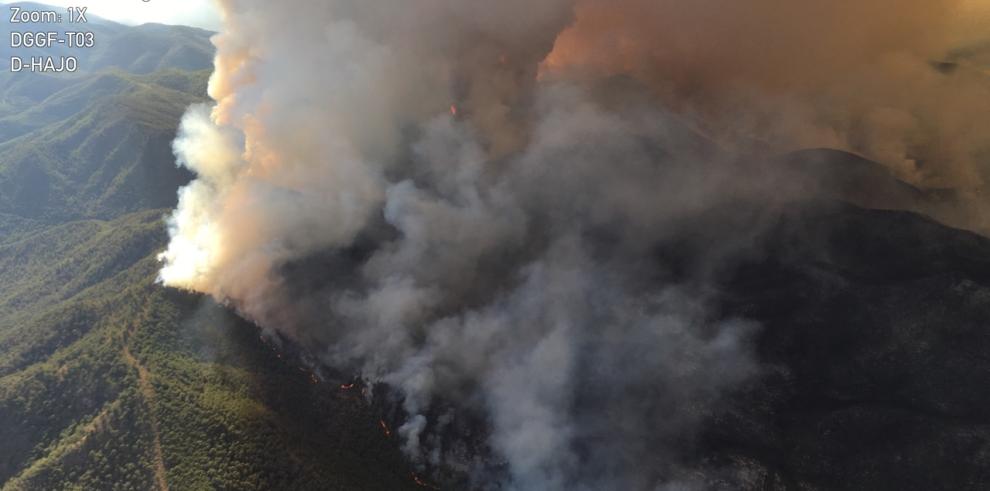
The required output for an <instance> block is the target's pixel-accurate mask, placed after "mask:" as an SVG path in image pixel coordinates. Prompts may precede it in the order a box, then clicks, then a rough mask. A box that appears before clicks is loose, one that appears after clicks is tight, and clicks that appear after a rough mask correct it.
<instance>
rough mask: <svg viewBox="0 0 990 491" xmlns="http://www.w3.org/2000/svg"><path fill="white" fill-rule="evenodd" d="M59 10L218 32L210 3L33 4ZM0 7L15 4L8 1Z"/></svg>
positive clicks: (98, 0) (82, 0)
mask: <svg viewBox="0 0 990 491" xmlns="http://www.w3.org/2000/svg"><path fill="white" fill-rule="evenodd" d="M32 1H35V2H37V3H44V4H48V5H58V6H63V7H65V6H78V7H88V8H89V10H88V12H87V13H89V14H93V15H96V16H99V17H103V18H105V19H110V20H113V21H117V22H122V23H125V24H143V23H145V22H159V23H162V24H182V25H187V26H196V27H202V28H204V29H211V30H217V29H218V28H219V25H220V20H219V16H218V14H217V11H216V8H215V7H214V4H213V0H151V1H149V2H144V1H142V0H32ZM0 3H14V2H11V1H9V0H5V1H2V2H0ZM4 10H6V9H4Z"/></svg>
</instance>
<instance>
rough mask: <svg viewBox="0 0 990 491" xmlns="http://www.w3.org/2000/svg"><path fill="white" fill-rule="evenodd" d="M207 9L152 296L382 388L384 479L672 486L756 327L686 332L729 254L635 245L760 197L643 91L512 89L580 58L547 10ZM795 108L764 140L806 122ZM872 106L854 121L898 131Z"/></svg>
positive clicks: (751, 368) (708, 312)
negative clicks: (480, 443) (480, 436)
mask: <svg viewBox="0 0 990 491" xmlns="http://www.w3.org/2000/svg"><path fill="white" fill-rule="evenodd" d="M221 3H222V7H223V13H224V28H223V31H222V32H221V34H219V35H218V36H217V37H216V38H215V40H214V42H215V44H216V46H217V49H218V54H217V60H216V72H215V73H214V75H213V78H212V79H211V84H210V95H211V97H212V98H213V99H214V100H215V101H216V105H215V106H214V107H212V108H206V107H196V108H192V109H191V110H190V111H189V113H188V114H187V115H186V117H185V119H184V120H183V123H182V127H181V128H180V136H179V138H178V139H177V141H176V142H175V150H176V154H177V156H178V158H179V161H180V163H182V165H185V166H187V167H189V168H190V169H192V170H193V171H195V172H196V174H197V176H198V177H197V180H196V181H194V182H193V183H192V184H190V185H189V186H188V187H186V188H184V189H183V190H182V191H181V192H180V202H179V206H178V209H177V210H176V211H175V213H174V214H173V216H172V217H171V219H170V221H169V231H170V235H171V237H172V240H171V242H170V244H169V248H168V250H167V251H165V252H164V253H163V254H162V260H163V262H164V266H163V268H162V271H161V279H162V280H163V282H164V283H165V284H167V285H170V286H175V287H180V288H186V289H191V290H196V291H200V292H204V293H208V294H211V295H213V296H214V297H216V298H217V299H219V300H221V301H224V302H229V303H230V304H231V305H233V306H235V307H236V308H238V309H239V310H240V311H241V312H242V313H243V314H244V315H246V316H248V317H250V318H252V319H253V320H255V321H256V322H258V323H260V324H262V325H263V326H265V327H268V328H274V329H277V330H279V331H281V332H283V333H285V334H286V335H288V336H290V337H293V338H295V339H296V340H297V341H298V342H299V343H301V344H303V345H304V346H306V347H307V348H308V349H310V350H312V351H314V352H316V353H317V354H318V355H319V356H320V358H321V360H322V361H324V362H325V363H327V364H328V365H331V366H334V367H340V368H344V369H353V370H355V371H356V372H358V373H359V374H360V375H361V376H362V377H364V378H366V379H367V380H369V381H373V382H379V381H380V382H385V383H387V384H388V385H389V386H391V387H393V388H395V389H396V390H397V391H398V392H399V393H400V394H401V395H402V404H403V408H404V410H405V412H406V414H407V415H408V418H407V419H406V421H405V422H404V424H402V425H401V426H400V427H399V428H398V434H399V435H401V436H402V437H403V440H404V449H405V450H406V452H407V453H408V455H409V456H410V458H411V459H412V460H413V461H414V462H417V463H418V464H420V465H427V466H433V467H436V466H451V467H456V468H460V469H465V470H466V471H467V472H469V473H472V475H471V479H472V481H471V482H472V486H475V487H492V488H496V487H499V486H501V487H507V488H509V489H524V490H530V489H541V490H543V489H656V488H659V487H661V486H665V485H667V486H670V488H671V489H674V488H679V487H688V486H689V485H691V486H693V485H694V479H693V478H692V477H691V476H690V475H685V472H686V471H687V470H689V467H690V464H689V463H686V462H683V461H682V460H683V459H682V456H681V455H680V452H679V451H678V448H677V443H676V442H680V441H683V440H684V439H685V438H687V439H689V438H690V437H691V435H692V434H693V433H694V431H695V430H696V429H697V428H698V425H700V424H702V422H703V421H704V418H705V417H706V416H707V415H709V414H710V413H711V412H712V411H713V410H714V409H713V408H714V407H715V406H716V405H717V403H718V401H719V400H720V398H721V397H723V396H724V395H725V394H726V393H727V392H728V391H731V389H732V388H733V387H736V386H738V385H739V384H741V383H743V382H745V381H746V380H747V379H749V378H750V377H751V376H753V375H754V374H755V373H756V372H757V366H756V363H755V361H754V360H753V357H752V356H751V352H750V349H749V347H748V346H749V343H748V342H747V339H748V338H749V336H750V334H751V333H752V332H753V331H754V330H755V329H756V327H755V326H753V325H751V324H750V323H748V322H745V321H742V320H738V319H732V318H722V317H721V316H719V315H718V314H717V313H716V312H714V310H713V309H710V308H708V307H709V302H710V300H711V298H710V297H711V296H712V295H713V293H712V292H711V284H710V283H711V277H712V276H713V275H715V274H716V271H717V270H718V268H719V267H720V265H721V264H722V262H723V260H724V259H725V258H728V257H731V256H732V255H733V254H735V253H736V252H738V251H741V250H745V249H746V248H748V247H750V246H751V244H750V240H751V239H750V235H748V234H746V233H734V234H729V235H726V234H722V235H720V237H722V239H719V241H718V242H714V243H705V244H704V245H703V248H702V250H701V251H700V252H699V254H701V255H702V256H703V258H704V260H703V261H699V264H700V266H699V267H695V268H693V269H691V270H690V271H688V272H687V273H686V274H678V273H676V272H674V271H671V270H670V269H671V268H670V267H669V266H670V263H671V262H672V261H673V259H671V258H667V257H665V256H664V254H663V253H662V252H660V251H658V250H657V248H656V244H658V243H661V242H663V241H666V240H670V239H672V238H675V237H678V236H683V235H684V234H685V233H688V234H691V233H693V232H697V230H698V229H699V228H702V227H703V226H702V225H697V224H696V222H701V221H703V220H706V219H707V218H711V215H712V214H715V215H718V214H719V213H720V210H721V209H722V208H723V207H726V206H728V205H729V204H730V203H733V202H734V201H735V200H740V199H749V200H759V201H761V202H764V203H769V204H771V205H777V204H780V203H784V202H786V201H787V199H788V198H789V197H790V196H789V195H788V190H787V189H786V188H784V187H781V186H779V184H780V183H779V182H777V181H775V178H774V177H772V176H760V175H753V174H752V172H748V171H746V170H745V169H743V168H739V167H738V166H736V165H735V164H734V162H736V161H737V160H739V159H738V156H737V155H726V154H722V153H720V152H719V151H717V150H715V149H714V147H713V146H712V145H709V144H708V141H707V140H706V139H705V138H703V137H701V136H699V135H698V134H697V133H696V132H694V131H692V130H690V129H688V127H687V126H686V125H685V124H683V122H682V119H681V118H682V116H677V115H674V114H672V113H671V112H670V111H669V110H666V109H663V108H662V105H661V104H660V103H658V101H665V99H664V98H663V97H659V98H658V97H657V95H656V93H655V91H652V89H651V90H641V89H642V85H641V84H645V85H650V83H652V82H654V81H655V77H656V76H658V75H657V74H658V71H657V70H656V69H655V68H656V66H652V65H651V67H650V69H648V70H645V69H644V70H639V69H629V70H616V66H617V65H614V64H611V63H609V64H607V65H608V66H607V70H604V71H602V72H601V73H603V74H605V75H633V76H634V77H633V78H638V79H639V83H635V82H633V83H630V84H629V85H623V83H624V80H623V79H621V78H619V79H614V78H613V79H609V80H605V81H602V80H600V79H595V80H593V81H591V82H588V79H587V78H586V75H587V73H586V72H585V73H582V76H581V82H580V83H579V82H576V81H575V80H569V79H568V78H567V76H566V72H567V70H564V69H563V68H560V70H561V72H560V73H559V74H556V75H554V76H546V77H545V78H544V79H543V80H542V81H539V80H538V75H539V71H540V65H541V63H542V64H543V65H544V71H546V70H547V68H546V67H547V66H548V65H547V60H548V56H549V55H550V54H551V52H552V51H555V50H554V43H555V41H559V40H558V36H559V35H560V34H561V33H562V32H568V33H572V34H569V35H570V36H574V34H573V32H574V31H573V29H578V32H580V26H581V25H582V24H581V20H578V23H577V24H573V23H574V11H575V10H574V7H575V1H574V0H546V1H541V2H536V3H534V2H530V1H524V0H503V1H499V2H481V1H473V0H472V1H465V0H422V1H417V2H408V1H405V2H403V1H398V0H396V1H376V2H367V1H363V0H329V1H310V0H295V1H291V2H284V3H275V2H269V1H263V0H224V1H223V2H221ZM577 3H587V4H592V5H601V4H600V2H597V1H591V0H589V1H588V2H577ZM639 3H640V2H637V1H632V0H630V1H623V2H617V3H616V5H615V6H614V8H616V9H619V10H621V9H622V8H625V7H628V8H633V7H635V6H636V5H637V4H639ZM707 3H712V2H707ZM716 3H717V2H716ZM759 3H760V4H761V5H764V4H770V3H774V2H769V1H768V2H759ZM886 3H890V2H886ZM914 3H918V2H914ZM914 3H913V4H914ZM664 4H665V5H667V4H670V5H671V6H672V5H673V4H676V2H664ZM919 5H920V4H919ZM764 6H765V5H764ZM589 8H591V7H589ZM834 8H835V9H838V10H841V7H834ZM579 10H580V9H579ZM826 10H829V9H826ZM922 10H924V11H927V10H926V9H922ZM788 11H790V10H788ZM840 17H841V16H840ZM728 21H731V19H728ZM623 22H626V21H625V20H624V21H623ZM719 22H720V23H722V22H727V19H725V18H720V21H719ZM572 24H573V25H574V26H576V27H574V28H572V30H567V31H565V29H567V28H568V26H570V25H572ZM634 24H635V28H634V29H632V30H631V31H630V32H632V33H636V32H639V28H640V24H639V23H638V22H637V23H634ZM610 28H611V27H610ZM857 32H859V31H857ZM897 32H898V33H900V32H901V31H900V30H897ZM864 37H865V38H866V39H867V40H868V39H869V36H868V35H866V34H864ZM882 39H884V40H888V38H887V37H882ZM895 39H900V38H895ZM571 44H574V45H578V46H579V45H581V43H580V42H575V41H573V40H572V41H571ZM924 45H925V46H926V47H927V46H928V43H924ZM638 50H639V48H638V47H637V48H636V49H632V50H630V51H629V52H623V53H622V54H623V55H630V56H633V57H634V58H635V57H636V56H635V55H636V53H637V52H638ZM630 53H631V54H630ZM598 55H600V53H596V54H595V56H593V57H592V59H593V60H595V61H596V62H597V61H600V60H599V59H598ZM641 58H642V60H640V61H638V62H637V63H639V62H645V63H650V62H652V59H651V57H649V56H645V57H641ZM724 58H730V59H731V56H722V55H720V56H718V57H717V59H724ZM551 61H555V63H557V64H558V65H561V64H562V65H567V67H568V68H574V67H575V66H578V67H580V68H582V69H588V68H589V67H594V66H595V65H596V63H592V62H589V61H588V60H586V59H585V57H584V56H577V55H576V54H575V53H573V52H568V53H565V54H561V53H556V55H555V56H554V57H551ZM734 63H735V62H734ZM734 63H733V64H730V65H729V66H730V68H731V66H734ZM618 66H620V67H621V66H626V65H618ZM629 66H632V67H634V66H635V63H634V64H633V65H629ZM626 72H628V73H626ZM659 73H662V70H661V71H660V72H659ZM713 73H722V72H720V71H717V70H716V71H714V72H713ZM647 75H648V76H647ZM926 86H927V85H926ZM615 87H618V89H616V88H615ZM836 90H838V89H836ZM932 90H935V89H932ZM832 92H833V91H830V92H829V93H832ZM851 99H852V97H849V98H845V99H844V100H851ZM734 100H735V99H734ZM891 100H892V101H893V100H894V99H893V98H892V99H891ZM897 100H900V99H897ZM857 101H858V99H857ZM667 102H669V101H667ZM806 104H807V101H803V102H802V103H801V104H794V105H789V106H788V107H797V108H800V109H797V110H793V111H790V110H789V111H787V115H788V117H792V118H796V120H800V121H804V120H805V119H806V118H805V116H804V115H807V114H814V115H817V114H819V113H818V112H817V111H815V110H810V109H806V108H807V107H808V106H807V105H806ZM857 104H859V102H857ZM891 104H892V105H893V106H895V109H893V110H891V111H888V112H885V111H883V110H882V109H877V110H876V111H873V112H870V113H869V114H870V116H866V117H871V118H876V119H879V120H882V123H883V124H880V125H874V126H875V127H882V128H886V129H888V130H889V131H892V132H895V133H897V131H898V128H902V130H903V131H909V132H910V131H915V130H916V126H917V123H916V122H913V121H910V120H905V119H904V118H903V115H902V114H901V112H898V110H897V108H896V104H895V103H894V102H891ZM855 106H856V105H855V104H850V106H849V107H855ZM871 109H876V108H871ZM809 117H812V116H809ZM846 121H849V120H848V119H843V120H841V121H840V122H839V123H837V124H836V125H834V126H833V129H836V131H839V130H840V129H841V130H843V131H844V128H841V125H842V124H845V122H846ZM953 121H955V120H953ZM956 123H957V122H956ZM954 124H955V123H954ZM874 126H871V127H874ZM826 133H828V132H826ZM881 136H883V138H881V137H877V136H876V135H873V136H871V137H870V138H869V139H868V140H869V142H879V141H881V140H888V141H891V139H893V140H897V138H899V137H900V136H902V135H901V134H900V133H898V134H897V135H893V136H890V135H881ZM888 136H889V137H890V138H887V137H888ZM967 138H970V137H969V136H967ZM839 140H842V139H841V138H839V139H837V140H836V141H839ZM873 144H874V143H870V145H873ZM876 145H880V144H879V143H876ZM874 150H875V153H878V154H879V153H883V152H885V151H887V150H889V151H890V152H892V154H893V155H895V156H898V157H901V156H903V153H904V152H903V148H901V147H896V148H889V149H887V148H885V147H883V146H882V145H881V146H877V147H876V148H875V149H874ZM706 217H707V218H706ZM724 220H728V219H724ZM724 220H723V221H724ZM763 220H764V218H762V217H759V216H757V217H752V223H750V224H748V225H747V226H746V227H742V228H740V230H747V229H748V230H749V232H750V233H751V234H752V235H754V236H755V235H757V234H758V231H759V230H760V228H761V227H762V226H763ZM712 223H715V224H716V226H720V225H718V224H721V223H723V222H721V221H718V220H716V221H714V222H712ZM733 225H735V226H737V228H738V225H739V224H738V223H734V224H733ZM696 235H697V234H694V235H692V237H695V236H696ZM713 236H719V235H713ZM726 237H728V238H726ZM695 238H696V237H695ZM438 401H443V402H444V404H450V405H453V406H454V407H456V408H459V409H462V410H465V411H470V412H475V413H480V414H482V417H483V419H484V420H485V422H486V423H487V425H488V426H490V428H489V430H490V437H489V438H488V440H487V445H488V446H489V447H490V448H491V449H492V450H493V452H494V454H495V455H494V456H492V457H491V458H492V459H495V460H497V461H504V462H505V473H504V475H499V474H498V473H496V474H495V475H494V476H493V475H492V474H490V473H487V472H482V471H479V468H480V467H478V466H474V465H473V464H472V463H471V458H472V457H465V456H464V455H461V454H460V451H459V450H457V448H454V447H452V446H450V445H449V444H448V443H445V442H446V440H445V437H444V435H440V433H443V431H444V427H445V426H444V425H445V423H444V422H443V421H440V420H443V419H444V418H447V416H444V417H442V418H437V417H435V415H434V414H433V413H431V410H432V409H433V408H434V406H435V405H436V404H437V403H438ZM458 448H459V447H458ZM496 467H497V465H496ZM486 479H496V480H498V481H497V482H489V483H487V484H486V483H485V480H486ZM503 480H504V481H503Z"/></svg>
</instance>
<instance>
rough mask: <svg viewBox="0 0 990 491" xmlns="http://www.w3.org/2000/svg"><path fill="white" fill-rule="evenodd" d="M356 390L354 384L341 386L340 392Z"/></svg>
mask: <svg viewBox="0 0 990 491" xmlns="http://www.w3.org/2000/svg"><path fill="white" fill-rule="evenodd" d="M353 388H354V384H340V390H351V389H353Z"/></svg>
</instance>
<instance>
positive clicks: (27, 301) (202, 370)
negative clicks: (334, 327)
mask: <svg viewBox="0 0 990 491" xmlns="http://www.w3.org/2000/svg"><path fill="white" fill-rule="evenodd" d="M92 21H93V19H91V22H92ZM5 25H6V24H5ZM97 27H98V28H99V29H102V31H100V32H101V33H100V34H99V35H100V36H103V37H102V38H101V39H102V40H106V41H111V42H107V43H106V49H103V50H94V51H93V52H92V53H89V55H90V58H88V59H87V61H86V64H88V65H86V64H84V63H83V62H82V61H81V64H82V65H84V66H87V70H86V71H85V72H84V73H79V74H76V75H73V76H58V77H50V76H42V75H30V74H10V73H0V97H2V103H0V441H3V442H4V444H3V445H2V446H0V488H2V489H4V490H7V489H12V490H21V489H24V490H35V489H38V490H40V489H44V490H48V489H135V490H146V489H166V488H167V489H172V490H179V489H211V488H213V489H259V490H261V489H266V490H267V489H314V490H316V489H356V488H370V489H403V488H410V487H414V486H415V484H414V483H413V481H412V479H411V477H410V475H409V472H410V471H409V469H408V467H407V465H406V464H405V463H404V461H403V460H402V458H401V455H400V454H399V451H398V446H397V443H396V442H394V441H392V440H390V439H389V438H388V437H387V436H386V435H384V434H383V432H382V430H381V428H380V426H379V422H378V420H377V418H376V417H375V416H374V415H375V414H376V410H374V409H373V408H371V407H370V406H369V405H368V403H367V402H366V401H365V399H364V398H361V397H355V395H353V394H350V393H347V392H344V391H340V390H335V389H331V388H329V386H328V383H318V384H314V383H313V380H314V378H313V377H314V376H313V375H312V374H311V373H310V371H309V369H308V368H306V367H302V366H300V365H298V363H288V362H287V360H286V359H285V357H284V356H283V355H282V354H281V353H280V352H278V351H275V350H273V349H272V347H271V345H270V344H269V343H271V342H274V341H264V340H263V339H262V333H260V332H259V331H258V330H257V328H256V327H254V326H252V325H250V324H247V323H245V322H244V321H242V320H239V319H237V318H236V317H234V316H232V315H231V314H230V313H228V312H227V311H226V310H225V309H223V308H222V307H220V306H217V305H215V304H213V303H211V302H209V301H206V300H204V299H201V298H199V297H194V296H189V295H185V294H182V293H179V292H174V291H169V290H166V289H164V288H162V287H161V286H159V285H157V284H156V283H155V278H156V275H157V268H158V262H157V260H156V259H155V256H156V254H157V253H158V252H159V251H160V250H161V249H162V248H163V247H164V245H165V240H166V237H165V232H164V220H163V217H164V216H165V214H166V213H167V211H168V208H169V207H171V206H173V205H174V204H175V200H176V190H177V188H178V187H179V186H180V185H181V184H183V183H185V182H186V181H187V180H188V178H189V174H188V173H187V172H185V171H184V170H182V169H179V168H177V167H176V166H175V164H174V157H173V156H172V153H171V141H172V140H173V139H174V137H175V131H176V127H177V125H178V121H179V118H180V116H181V115H182V113H183V111H184V110H185V108H186V107H187V106H188V105H190V104H192V103H196V102H201V101H203V100H204V99H205V87H206V79H207V77H208V70H204V69H203V68H206V67H208V65H209V62H210V59H211V57H212V54H211V51H210V48H209V46H208V44H204V43H206V39H207V38H208V33H205V31H200V30H195V29H188V28H182V27H170V26H156V25H146V26H138V27H133V28H132V27H126V26H121V25H118V24H113V23H106V22H102V21H101V22H100V23H99V26H95V25H94V28H97ZM317 381H318V379H317Z"/></svg>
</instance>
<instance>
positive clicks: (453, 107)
mask: <svg viewBox="0 0 990 491" xmlns="http://www.w3.org/2000/svg"><path fill="white" fill-rule="evenodd" d="M450 115H451V116H457V104H451V105H450Z"/></svg>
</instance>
